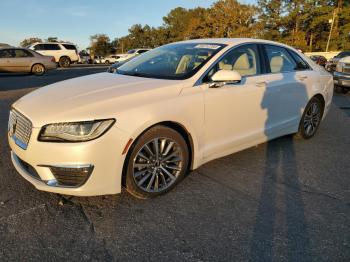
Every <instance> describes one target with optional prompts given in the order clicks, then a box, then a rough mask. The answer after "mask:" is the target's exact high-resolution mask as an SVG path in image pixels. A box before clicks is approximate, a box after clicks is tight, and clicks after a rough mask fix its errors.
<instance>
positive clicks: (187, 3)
mask: <svg viewBox="0 0 350 262" xmlns="http://www.w3.org/2000/svg"><path fill="white" fill-rule="evenodd" d="M214 2H215V1H214V0H126V1H125V0H123V1H118V0H26V1H23V0H1V14H0V43H8V44H11V45H15V46H16V45H18V44H19V42H20V41H22V40H23V39H24V38H28V37H39V38H44V39H45V38H47V37H50V36H52V37H58V38H59V39H62V40H66V41H71V42H73V43H76V44H78V46H79V48H80V49H83V48H86V47H87V46H88V45H89V37H90V36H91V35H94V34H96V33H104V34H107V35H108V36H109V37H110V38H111V40H112V39H114V38H115V37H120V36H123V35H126V34H127V33H128V28H129V27H130V26H131V25H133V24H148V25H151V26H160V25H162V23H163V21H162V18H163V16H165V15H166V14H167V13H168V12H169V11H170V10H171V9H173V8H175V7H178V6H182V7H185V8H193V7H197V6H201V7H209V6H211V5H212V4H213V3H214ZM240 2H242V3H254V2H256V1H255V0H241V1H240Z"/></svg>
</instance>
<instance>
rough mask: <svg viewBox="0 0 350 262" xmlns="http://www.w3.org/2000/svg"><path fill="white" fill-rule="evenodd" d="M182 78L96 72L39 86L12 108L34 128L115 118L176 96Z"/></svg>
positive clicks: (181, 84)
mask: <svg viewBox="0 0 350 262" xmlns="http://www.w3.org/2000/svg"><path fill="white" fill-rule="evenodd" d="M182 87H183V81H178V80H162V79H151V78H143V77H133V76H126V75H118V74H110V73H99V74H93V75H88V76H83V77H78V78H74V79H70V80H66V81H62V82H58V83H55V84H52V85H48V86H45V87H43V88H39V89H37V90H35V91H33V92H31V93H29V94H27V95H26V96H24V97H22V98H20V99H19V100H17V101H16V102H15V103H14V105H13V107H14V108H15V109H17V110H18V111H19V112H21V113H22V114H23V115H25V116H26V117H28V118H29V119H30V120H31V121H32V123H33V126H34V127H41V126H43V125H45V124H48V123H59V122H74V121H86V120H94V119H104V118H112V117H116V116H117V114H118V113H119V112H121V111H124V110H128V109H129V108H135V107H139V106H144V105H145V104H147V103H155V102H158V101H160V99H167V98H170V97H174V96H177V95H179V93H180V92H181V89H182Z"/></svg>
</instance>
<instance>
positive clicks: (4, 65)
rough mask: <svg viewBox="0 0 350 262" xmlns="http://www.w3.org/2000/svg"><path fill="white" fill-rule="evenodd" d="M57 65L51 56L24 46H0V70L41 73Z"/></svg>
mask: <svg viewBox="0 0 350 262" xmlns="http://www.w3.org/2000/svg"><path fill="white" fill-rule="evenodd" d="M56 67H57V64H56V61H55V58H54V57H53V56H43V55H41V54H39V53H37V52H35V51H33V50H30V49H26V48H16V47H8V48H0V72H2V73H4V72H5V73H14V72H17V73H19V72H21V73H22V72H23V73H32V74H35V75H43V74H44V73H45V72H46V71H47V70H50V69H55V68H56Z"/></svg>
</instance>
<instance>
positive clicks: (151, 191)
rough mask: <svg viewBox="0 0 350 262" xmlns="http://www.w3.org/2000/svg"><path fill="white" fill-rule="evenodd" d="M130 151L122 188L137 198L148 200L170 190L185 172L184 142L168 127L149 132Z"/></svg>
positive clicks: (156, 128)
mask: <svg viewBox="0 0 350 262" xmlns="http://www.w3.org/2000/svg"><path fill="white" fill-rule="evenodd" d="M130 151H131V152H130V153H129V155H128V157H127V160H126V161H127V163H126V164H127V172H126V189H127V191H128V192H129V193H131V194H132V195H134V196H136V197H137V198H143V199H145V198H152V197H155V196H158V195H161V194H164V193H166V192H168V191H170V190H171V189H172V188H174V187H175V185H176V184H177V183H179V182H180V181H181V180H182V179H183V177H184V175H185V173H186V172H187V168H188V162H189V152H188V146H187V143H186V141H185V140H184V138H183V137H182V136H181V135H180V134H179V133H178V132H177V131H175V130H173V129H171V128H168V127H165V126H155V127H153V128H151V129H149V130H148V131H146V132H145V133H144V134H143V135H141V137H139V138H138V139H137V140H136V142H135V145H134V146H133V147H132V148H131V149H130Z"/></svg>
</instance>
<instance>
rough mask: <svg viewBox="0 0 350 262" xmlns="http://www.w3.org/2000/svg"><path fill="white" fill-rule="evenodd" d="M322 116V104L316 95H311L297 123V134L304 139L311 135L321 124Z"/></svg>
mask: <svg viewBox="0 0 350 262" xmlns="http://www.w3.org/2000/svg"><path fill="white" fill-rule="evenodd" d="M322 116H323V104H322V102H321V100H320V99H319V98H317V97H313V98H312V99H311V100H310V101H309V103H308V104H307V105H306V108H305V110H304V113H303V116H302V117H301V120H300V124H299V132H298V134H297V136H299V137H302V138H304V139H310V138H311V137H313V136H314V135H315V134H316V132H317V129H318V127H319V126H320V124H321V120H322Z"/></svg>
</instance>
